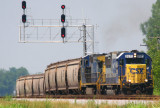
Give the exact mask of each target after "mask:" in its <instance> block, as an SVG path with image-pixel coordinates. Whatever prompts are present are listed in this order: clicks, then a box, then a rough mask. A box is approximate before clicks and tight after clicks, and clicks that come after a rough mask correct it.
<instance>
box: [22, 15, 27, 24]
mask: <svg viewBox="0 0 160 108" xmlns="http://www.w3.org/2000/svg"><path fill="white" fill-rule="evenodd" d="M22 22H23V23H26V15H25V14H23V15H22Z"/></svg>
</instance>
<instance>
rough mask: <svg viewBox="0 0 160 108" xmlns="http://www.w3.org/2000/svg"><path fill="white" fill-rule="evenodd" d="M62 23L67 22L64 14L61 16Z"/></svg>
mask: <svg viewBox="0 0 160 108" xmlns="http://www.w3.org/2000/svg"><path fill="white" fill-rule="evenodd" d="M61 22H62V23H64V22H65V15H64V14H62V15H61Z"/></svg>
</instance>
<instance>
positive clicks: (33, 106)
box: [0, 96, 160, 108]
mask: <svg viewBox="0 0 160 108" xmlns="http://www.w3.org/2000/svg"><path fill="white" fill-rule="evenodd" d="M0 108H160V102H157V103H154V104H146V105H145V104H133V103H130V104H126V105H122V106H118V105H109V104H108V103H103V104H100V105H98V104H96V103H95V102H94V101H88V102H87V103H86V104H77V103H76V100H75V103H74V104H71V103H69V102H51V101H48V100H47V99H46V101H42V102H41V101H17V100H13V99H12V98H11V97H10V96H7V97H5V98H3V99H0Z"/></svg>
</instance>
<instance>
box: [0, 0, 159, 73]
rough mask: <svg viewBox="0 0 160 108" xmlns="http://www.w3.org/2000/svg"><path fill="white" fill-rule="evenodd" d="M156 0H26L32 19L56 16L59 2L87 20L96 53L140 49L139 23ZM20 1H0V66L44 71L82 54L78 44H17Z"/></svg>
mask: <svg viewBox="0 0 160 108" xmlns="http://www.w3.org/2000/svg"><path fill="white" fill-rule="evenodd" d="M155 1H156V0H26V2H27V10H28V12H29V13H28V14H29V15H32V16H33V18H34V19H58V18H60V15H61V8H60V6H61V5H62V4H65V5H66V9H67V11H68V12H69V11H70V15H71V16H72V18H74V19H81V18H88V19H90V20H91V21H90V24H93V25H96V24H97V25H98V28H97V29H96V30H95V38H96V40H95V41H96V42H99V44H96V49H95V50H96V52H99V53H107V52H111V51H119V50H132V49H137V50H143V51H146V48H145V47H140V44H143V42H142V39H143V38H144V36H143V34H142V32H141V30H140V24H141V23H143V22H144V21H147V19H148V18H149V17H150V16H151V7H152V4H153V3H155ZM21 2H22V1H21V0H1V1H0V13H1V14H0V19H1V20H0V49H1V52H0V68H3V69H8V68H9V67H17V68H19V67H21V66H23V67H25V68H27V69H28V71H29V72H30V73H31V74H34V73H38V72H44V70H45V68H46V66H47V65H49V64H50V63H53V62H57V61H61V60H66V59H71V58H77V57H81V56H82V51H83V50H82V44H80V45H79V44H53V43H48V44H45V43H43V44H42V43H41V44H35V43H34V44H31V43H30V44H29V43H25V44H24V43H18V35H19V29H18V25H19V24H20V23H19V22H20V21H21V15H22V13H23V11H22V8H21Z"/></svg>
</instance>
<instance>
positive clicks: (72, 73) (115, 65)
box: [16, 51, 153, 97]
mask: <svg viewBox="0 0 160 108" xmlns="http://www.w3.org/2000/svg"><path fill="white" fill-rule="evenodd" d="M151 62H152V61H151V58H150V57H149V56H148V55H147V54H146V53H141V52H138V51H131V52H129V51H123V52H111V53H108V54H93V55H88V56H85V57H83V58H78V59H71V60H66V61H61V62H57V63H53V64H50V65H48V66H47V68H46V70H45V73H44V74H38V75H29V76H22V77H20V78H19V79H17V81H16V93H17V96H18V97H21V96H24V97H25V96H26V97H27V96H40V95H66V94H83V95H85V94H104V95H116V94H122V93H123V94H150V95H151V94H152V93H153V77H152V68H151Z"/></svg>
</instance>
